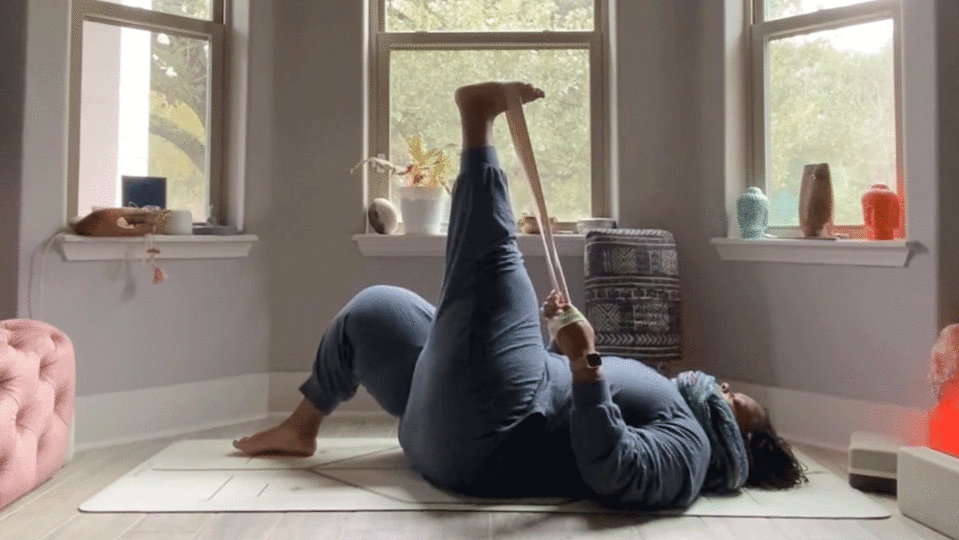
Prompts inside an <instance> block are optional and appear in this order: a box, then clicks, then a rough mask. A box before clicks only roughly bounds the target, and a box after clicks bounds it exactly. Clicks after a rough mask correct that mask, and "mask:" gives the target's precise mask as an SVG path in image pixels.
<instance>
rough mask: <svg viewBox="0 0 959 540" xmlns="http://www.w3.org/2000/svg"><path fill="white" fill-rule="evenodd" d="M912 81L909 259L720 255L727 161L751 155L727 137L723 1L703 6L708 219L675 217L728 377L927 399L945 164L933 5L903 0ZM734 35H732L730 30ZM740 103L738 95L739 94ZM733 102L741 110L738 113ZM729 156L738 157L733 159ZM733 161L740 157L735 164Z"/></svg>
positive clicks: (701, 331) (906, 64)
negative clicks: (713, 242) (848, 262)
mask: <svg viewBox="0 0 959 540" xmlns="http://www.w3.org/2000/svg"><path fill="white" fill-rule="evenodd" d="M903 4H904V32H903V47H904V60H903V69H904V71H903V81H904V98H903V99H904V106H905V114H904V117H905V125H904V140H905V171H906V175H907V182H908V186H907V192H908V223H907V229H908V236H909V239H910V240H912V241H915V242H917V243H918V244H920V247H921V251H922V253H920V254H919V255H917V256H916V257H914V258H913V260H912V261H910V263H909V266H908V267H907V268H890V269H886V268H882V269H880V268H859V267H849V266H814V265H788V264H772V263H728V262H721V261H720V260H719V259H718V257H717V256H716V254H715V252H714V251H713V250H712V249H710V248H709V246H708V245H707V243H706V242H707V241H708V239H709V238H710V237H711V236H720V235H722V234H723V231H725V230H726V215H725V211H724V205H723V189H724V180H725V179H724V171H726V172H727V173H728V174H734V175H735V174H736V173H737V165H739V167H740V171H741V164H742V162H743V160H742V156H741V155H737V154H736V149H735V148H731V147H728V146H726V145H725V144H724V128H727V127H731V128H735V127H736V126H735V125H734V124H726V123H725V122H727V121H728V122H734V121H735V114H732V115H730V116H724V106H725V105H726V96H725V95H724V92H723V88H724V73H723V65H724V55H725V53H726V49H727V48H726V47H724V41H723V29H724V26H726V27H735V26H736V22H737V21H735V20H727V19H725V17H724V16H725V15H726V14H725V13H724V6H723V3H722V2H713V1H705V0H704V1H702V2H700V3H699V10H698V12H695V14H694V15H693V17H694V19H695V21H696V22H695V23H694V24H695V27H696V30H695V32H694V33H693V35H698V36H699V37H700V39H699V40H697V41H698V46H697V50H698V52H697V54H696V58H697V62H698V65H697V66H695V67H693V68H692V69H691V71H692V72H693V73H697V74H698V75H697V77H696V78H697V81H696V84H697V86H698V92H699V95H698V97H697V98H696V100H695V102H694V104H693V105H694V106H695V109H696V114H697V115H698V116H699V123H700V124H701V129H700V133H699V134H698V136H697V139H696V140H695V141H693V142H692V146H693V147H694V148H701V149H702V152H701V161H700V164H701V167H702V168H701V171H700V173H699V176H700V180H699V182H698V183H699V184H700V185H699V186H698V188H697V189H698V193H699V200H700V209H699V216H700V223H699V224H698V225H689V224H677V226H678V227H680V228H681V229H680V230H681V231H683V232H681V235H682V236H683V237H685V238H686V239H687V242H688V245H689V249H688V250H687V252H686V253H684V257H683V261H684V262H685V263H686V264H685V268H686V269H687V272H686V274H685V276H684V277H685V279H686V281H687V283H688V286H687V287H686V289H685V290H684V292H685V293H687V295H686V298H687V300H689V303H688V304H687V306H688V307H689V308H690V309H688V310H687V314H688V317H689V323H690V324H689V326H688V328H689V329H690V330H691V332H690V334H689V335H690V339H691V342H690V347H689V350H690V352H691V353H692V354H694V355H696V356H697V357H698V358H699V359H701V360H702V361H703V362H704V363H705V364H707V365H710V366H711V367H712V368H713V370H714V371H716V372H717V373H721V374H723V375H724V376H727V377H731V378H734V379H740V380H744V381H749V382H755V383H760V384H765V385H769V386H776V387H782V388H789V389H795V390H804V391H808V392H816V393H822V394H826V395H831V396H843V397H850V398H856V399H862V400H871V401H876V402H886V403H894V404H898V405H903V406H914V407H923V406H927V405H928V404H929V400H930V397H931V396H930V391H929V387H928V385H927V384H926V383H925V380H924V379H925V373H926V367H927V361H928V355H929V349H930V346H931V345H932V341H933V340H934V339H935V336H936V333H937V328H938V327H939V326H940V324H941V321H940V304H939V301H940V298H941V297H940V293H941V291H940V290H939V287H938V283H937V278H938V274H939V272H940V269H939V267H938V264H939V261H940V257H941V253H942V250H943V249H945V246H943V245H941V244H940V243H939V240H940V239H939V234H938V232H939V227H940V215H939V204H938V202H937V197H938V193H939V190H940V188H941V182H942V181H943V178H942V177H941V176H940V175H939V173H938V171H937V166H936V153H937V144H938V141H937V136H938V132H937V125H936V116H935V115H936V73H935V55H934V54H933V51H935V41H936V39H935V38H936V19H935V15H934V14H935V3H934V2H930V1H928V0H903ZM732 41H734V39H733V40H732ZM730 103H731V104H732V108H733V109H735V105H736V101H735V100H730ZM733 112H735V111H733ZM727 160H728V161H727ZM730 165H732V166H730Z"/></svg>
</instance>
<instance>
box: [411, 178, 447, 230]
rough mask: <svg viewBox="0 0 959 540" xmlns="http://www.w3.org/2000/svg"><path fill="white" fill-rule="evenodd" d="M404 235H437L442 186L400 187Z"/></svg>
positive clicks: (440, 219) (444, 194) (441, 204)
mask: <svg viewBox="0 0 959 540" xmlns="http://www.w3.org/2000/svg"><path fill="white" fill-rule="evenodd" d="M399 190H400V191H399V193H400V214H402V216H403V226H404V234H439V233H440V224H441V223H442V220H443V208H444V205H443V203H444V198H445V197H446V189H445V188H444V187H443V186H436V187H422V186H400V188H399Z"/></svg>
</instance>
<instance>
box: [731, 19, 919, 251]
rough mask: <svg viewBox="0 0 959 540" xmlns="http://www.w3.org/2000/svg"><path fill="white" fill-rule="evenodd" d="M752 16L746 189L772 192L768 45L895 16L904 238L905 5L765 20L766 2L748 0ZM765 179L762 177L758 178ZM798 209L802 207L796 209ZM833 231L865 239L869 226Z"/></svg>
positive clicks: (795, 231) (778, 230)
mask: <svg viewBox="0 0 959 540" xmlns="http://www.w3.org/2000/svg"><path fill="white" fill-rule="evenodd" d="M745 2H746V6H745V8H746V14H747V17H748V22H747V32H748V36H747V39H746V46H747V48H748V51H747V58H749V62H748V68H747V69H748V70H749V72H748V73H749V75H748V77H749V84H748V85H747V91H748V92H749V102H750V104H751V106H749V107H747V114H748V115H749V117H750V118H749V119H747V126H748V129H749V131H750V134H749V135H748V144H747V163H749V164H750V165H749V166H748V167H747V171H746V187H749V186H757V187H759V188H761V189H762V190H763V192H764V193H767V192H768V189H767V186H766V178H768V177H769V174H768V173H769V167H768V164H767V162H766V153H767V150H768V145H769V141H768V140H767V139H766V104H765V99H766V87H767V82H768V78H767V76H766V74H767V71H766V68H767V63H766V60H767V47H766V46H767V45H768V43H769V42H770V41H771V40H773V39H781V38H787V37H793V36H797V35H803V34H811V33H814V32H820V31H823V30H834V29H838V28H844V27H848V26H853V25H857V24H863V23H869V22H877V21H882V20H892V23H893V31H892V32H893V37H892V39H893V86H894V96H895V98H894V99H895V104H894V109H895V115H896V118H895V122H896V188H897V192H898V194H899V196H900V198H901V200H902V213H903V214H902V220H901V221H900V224H899V229H898V231H897V235H898V238H905V237H906V236H905V232H906V230H905V229H906V218H907V216H906V213H905V212H906V181H905V173H904V163H903V135H902V132H903V110H902V109H903V106H902V95H903V93H902V4H901V0H872V1H869V2H863V3H859V4H853V5H849V6H842V7H837V8H832V9H824V10H819V11H813V12H810V13H804V14H802V15H794V16H790V17H783V18H780V19H774V20H771V21H764V13H763V12H764V7H765V0H745ZM760 179H761V181H760ZM797 211H798V208H797ZM766 232H767V234H773V235H776V236H781V237H796V236H802V231H801V229H800V228H799V227H798V226H770V227H767V229H766ZM833 232H834V233H836V234H844V235H847V236H848V237H849V238H852V239H865V238H866V227H865V225H834V226H833Z"/></svg>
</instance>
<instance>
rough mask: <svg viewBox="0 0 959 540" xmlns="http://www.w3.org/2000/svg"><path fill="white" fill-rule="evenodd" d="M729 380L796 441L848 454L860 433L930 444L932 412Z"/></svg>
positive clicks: (787, 436) (777, 426) (908, 443)
mask: <svg viewBox="0 0 959 540" xmlns="http://www.w3.org/2000/svg"><path fill="white" fill-rule="evenodd" d="M723 380H725V381H727V382H729V385H730V386H731V387H732V389H733V391H735V392H742V393H744V394H747V395H749V396H752V397H753V398H755V399H756V401H758V402H760V403H762V404H763V405H764V406H765V407H766V409H767V410H768V411H769V418H770V420H771V421H772V424H773V427H775V428H776V431H777V432H778V433H779V435H780V436H781V437H783V438H784V439H787V440H790V441H795V442H798V443H801V444H809V445H812V446H817V447H819V448H826V449H829V450H836V451H839V452H848V451H849V440H850V437H851V436H852V434H853V433H855V432H857V431H868V432H872V433H881V434H885V435H888V436H891V437H895V438H896V439H899V440H900V441H902V442H903V443H904V444H906V445H924V444H925V442H926V440H927V434H928V424H927V418H928V414H929V413H928V412H927V411H925V410H922V409H919V408H912V407H903V406H900V405H893V404H889V403H879V402H873V401H863V400H857V399H850V398H843V397H836V396H830V395H826V394H818V393H815V392H804V391H800V390H790V389H786V388H776V387H772V386H762V385H757V384H751V383H747V382H742V381H735V380H730V379H723Z"/></svg>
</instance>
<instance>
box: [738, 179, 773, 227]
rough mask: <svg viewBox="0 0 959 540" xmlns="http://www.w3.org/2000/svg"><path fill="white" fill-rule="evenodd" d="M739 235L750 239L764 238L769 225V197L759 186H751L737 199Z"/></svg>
mask: <svg viewBox="0 0 959 540" xmlns="http://www.w3.org/2000/svg"><path fill="white" fill-rule="evenodd" d="M736 220H737V222H738V223H739V235H740V236H742V237H743V238H746V239H749V240H755V239H759V238H763V237H764V236H765V234H766V226H767V225H769V199H768V198H766V196H765V195H763V191H762V190H761V189H759V188H758V187H751V188H749V189H747V190H746V193H743V194H742V195H740V197H739V199H737V200H736Z"/></svg>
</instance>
